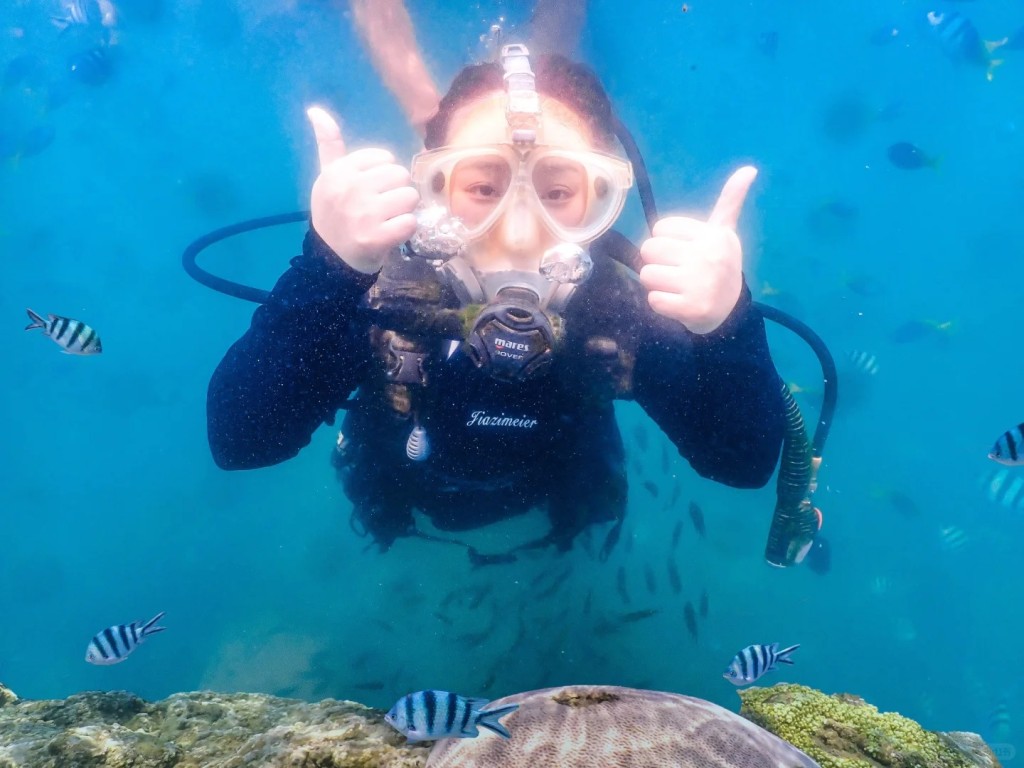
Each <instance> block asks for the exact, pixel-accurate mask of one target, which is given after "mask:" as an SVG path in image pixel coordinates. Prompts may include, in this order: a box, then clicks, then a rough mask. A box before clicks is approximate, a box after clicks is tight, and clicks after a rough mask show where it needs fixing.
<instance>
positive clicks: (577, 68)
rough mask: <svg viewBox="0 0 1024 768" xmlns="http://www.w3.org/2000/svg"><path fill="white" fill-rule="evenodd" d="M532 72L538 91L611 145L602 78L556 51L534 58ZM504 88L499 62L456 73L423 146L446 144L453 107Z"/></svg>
mask: <svg viewBox="0 0 1024 768" xmlns="http://www.w3.org/2000/svg"><path fill="white" fill-rule="evenodd" d="M534 74H535V76H536V82H537V92H538V93H539V94H541V95H542V96H550V97H552V98H555V99H558V101H560V102H562V103H563V104H565V105H566V106H567V107H569V108H570V109H572V111H573V112H576V113H577V114H579V115H580V117H582V118H583V120H584V122H585V124H586V126H587V128H589V129H590V131H591V132H592V133H593V135H594V137H595V139H596V140H597V142H598V143H599V144H601V145H603V146H604V147H605V148H610V147H612V146H614V142H615V138H614V137H615V132H614V128H613V125H614V120H613V117H612V105H611V102H610V101H609V100H608V94H607V93H605V90H604V87H603V86H602V85H601V81H600V80H599V79H598V77H597V75H596V74H595V73H594V71H593V70H592V69H591V68H590V67H588V66H586V65H584V64H579V63H577V62H574V61H570V60H569V59H567V58H565V57H564V56H560V55H558V54H546V55H543V56H540V57H539V58H538V59H537V62H536V66H535V67H534ZM504 88H505V82H504V78H503V72H502V69H501V66H500V65H499V64H496V63H487V64H473V65H470V66H468V67H466V68H465V69H463V70H462V71H461V72H459V74H458V75H456V77H455V80H454V81H453V82H452V85H451V88H449V89H448V93H446V94H445V95H444V98H443V99H441V103H440V104H439V105H438V108H437V113H436V114H435V115H434V116H433V117H431V118H430V120H429V121H427V126H426V136H425V139H424V145H425V146H426V148H427V149H436V148H437V147H441V146H444V145H445V143H446V142H447V139H448V130H449V128H450V126H451V120H452V115H453V114H454V113H455V110H457V109H458V108H459V107H462V106H464V105H466V104H468V103H470V102H471V101H474V100H475V99H478V98H481V97H483V96H485V95H487V94H488V93H492V92H493V91H502V90H504Z"/></svg>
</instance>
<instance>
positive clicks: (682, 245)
mask: <svg viewBox="0 0 1024 768" xmlns="http://www.w3.org/2000/svg"><path fill="white" fill-rule="evenodd" d="M756 176H757V169H756V168H754V167H753V166H749V165H747V166H744V167H742V168H740V169H739V170H738V171H736V172H735V173H734V174H733V175H732V176H731V177H730V178H729V180H728V181H727V182H726V183H725V187H724V188H723V189H722V194H721V195H719V197H718V202H717V203H715V208H714V210H713V211H711V215H710V216H709V217H708V220H707V221H701V220H700V219H691V218H687V217H684V216H670V217H668V218H664V219H661V220H660V221H659V222H657V223H656V224H655V225H654V229H653V231H652V233H651V234H652V237H650V238H649V239H648V240H646V241H644V243H643V245H642V246H640V257H641V258H642V259H643V261H644V266H643V268H642V269H641V270H640V282H641V284H642V285H643V286H644V287H645V288H647V290H648V291H649V293H648V294H647V301H648V302H649V303H650V305H651V308H652V309H653V310H654V311H655V312H657V313H658V314H659V315H664V316H665V317H669V318H672V319H673V320H678V321H679V322H680V323H682V324H683V325H685V326H686V327H687V328H688V329H689V330H690V331H692V332H693V333H700V334H703V333H710V332H711V331H713V330H715V329H716V328H718V326H720V325H721V324H722V323H723V322H725V318H727V317H728V316H729V313H730V312H732V310H733V308H734V307H735V306H736V302H737V301H738V300H739V297H740V290H741V289H742V288H743V246H742V245H741V244H740V238H739V236H738V235H737V234H736V223H737V221H739V218H740V211H742V209H743V201H744V200H745V199H746V197H747V192H748V190H749V189H750V185H751V184H752V183H753V181H754V178H755V177H756Z"/></svg>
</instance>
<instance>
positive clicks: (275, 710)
mask: <svg viewBox="0 0 1024 768" xmlns="http://www.w3.org/2000/svg"><path fill="white" fill-rule="evenodd" d="M740 698H741V699H742V702H743V709H742V711H741V714H742V715H743V716H744V717H740V716H739V715H737V714H735V713H733V712H730V711H728V710H726V709H723V708H722V707H719V706H717V705H715V704H712V703H710V702H707V701H703V700H701V699H694V698H690V697H689V696H680V695H677V694H672V693H659V692H656V691H644V690H637V689H633V688H618V687H613V686H584V685H577V686H566V687H563V688H548V689H545V690H540V691H530V692H527V693H520V694H516V695H515V696H509V697H507V698H504V699H499V700H497V701H495V702H493V703H492V706H495V707H497V706H502V705H504V704H510V703H518V704H520V708H519V709H518V710H517V711H515V712H513V713H512V714H510V715H507V716H506V717H505V718H503V720H502V722H503V723H504V724H505V725H506V726H507V727H508V728H509V731H510V732H511V733H512V738H511V739H509V740H505V739H502V738H500V737H498V736H497V735H495V734H493V733H490V732H483V733H481V735H480V736H479V737H477V738H475V739H445V740H442V741H439V742H437V743H436V744H434V745H433V748H432V749H431V745H430V743H429V742H428V743H426V744H408V743H406V740H405V738H404V737H403V736H401V735H400V734H399V733H398V732H397V731H395V730H393V729H392V728H391V727H390V726H388V725H387V724H386V723H385V722H384V719H383V712H381V711H379V710H375V709H370V708H368V707H364V706H362V705H361V704H357V703H354V702H348V701H334V700H331V699H327V700H325V701H320V702H317V703H305V702H302V701H297V700H295V699H282V698H278V697H275V696H267V695H263V694H247V693H240V694H223V693H212V692H208V691H207V692H200V693H183V694H175V695H173V696H170V697H168V698H166V699H164V700H163V701H158V702H152V703H151V702H147V701H145V700H144V699H141V698H139V697H138V696H135V695H133V694H130V693H125V692H123V691H117V692H110V693H97V692H90V693H81V694H76V695H74V696H69V697H68V698H67V699H63V700H57V701H35V700H26V699H19V698H18V697H17V696H16V695H15V694H14V693H13V692H12V691H11V690H9V689H8V688H6V687H4V686H3V685H2V684H0V768H101V767H107V768H200V766H202V768H246V767H247V766H260V768H277V767H278V766H280V767H281V768H285V766H287V767H288V768H423V766H428V768H478V767H479V768H482V767H483V766H487V768H548V766H558V767H559V768H576V767H577V766H588V768H589V766H595V765H600V766H617V767H619V768H631V767H632V766H644V767H645V768H668V767H669V766H671V767H672V768H680V767H682V768H780V766H781V767H782V768H818V766H819V765H820V766H821V768H999V762H998V761H997V760H996V757H995V755H993V754H992V751H991V750H990V749H989V748H988V747H987V746H986V745H985V743H984V742H983V741H982V740H981V739H980V738H979V737H978V736H976V735H974V734H969V733H949V734H939V733H932V732H929V731H926V730H924V729H923V728H921V727H920V726H919V725H918V724H917V723H915V722H913V721H912V720H907V719H906V718H904V717H901V716H900V715H897V714H882V713H879V712H878V710H877V709H876V708H875V707H872V706H871V705H869V704H866V703H865V702H864V701H862V700H861V699H858V698H856V697H853V696H827V695H825V694H823V693H819V692H818V691H815V690H813V689H811V688H805V687H803V686H798V685H776V686H774V687H772V688H748V689H746V690H743V691H740ZM759 726H762V727H759ZM769 731H770V732H769ZM773 734H775V735H773ZM780 737H782V738H780ZM783 739H786V740H787V741H789V742H791V744H792V745H795V746H792V745H791V744H790V743H787V741H783ZM798 747H799V749H798ZM800 750H803V752H801V751H800ZM428 753H429V756H428ZM805 753H806V754H805ZM808 755H809V756H808ZM812 758H813V759H812ZM815 761H817V762H815Z"/></svg>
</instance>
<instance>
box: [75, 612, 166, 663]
mask: <svg viewBox="0 0 1024 768" xmlns="http://www.w3.org/2000/svg"><path fill="white" fill-rule="evenodd" d="M163 617H164V611H160V613H158V614H157V615H156V616H154V617H153V618H152V619H150V620H149V621H147V622H146V623H145V624H143V623H142V622H141V621H133V622H132V623H131V624H115V625H114V626H112V627H107V628H106V629H104V630H103V631H102V632H97V633H96V634H95V635H94V636H93V638H92V640H90V641H89V645H88V647H86V649H85V660H86V661H87V662H89V663H90V664H102V665H105V666H106V665H110V664H117V663H119V662H122V661H124V660H125V659H126V658H128V654H130V653H131V652H132V651H134V650H135V649H136V648H138V647H139V644H140V643H142V641H143V640H145V639H146V638H147V637H149V636H150V635H155V634H156V633H157V632H163V631H164V630H165V629H167V627H158V626H155V625H156V623H157V622H158V621H160V619H162V618H163Z"/></svg>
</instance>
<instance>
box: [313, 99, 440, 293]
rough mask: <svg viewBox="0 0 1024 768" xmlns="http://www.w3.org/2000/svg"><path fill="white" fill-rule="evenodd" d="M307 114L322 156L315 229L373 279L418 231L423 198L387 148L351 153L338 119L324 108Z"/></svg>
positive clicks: (316, 186) (315, 188)
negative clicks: (386, 259)
mask: <svg viewBox="0 0 1024 768" xmlns="http://www.w3.org/2000/svg"><path fill="white" fill-rule="evenodd" d="M306 115H307V116H308V117H309V122H310V123H311V124H312V125H313V133H314V134H316V144H317V151H318V153H319V155H320V175H319V176H317V179H316V181H315V182H314V183H313V192H312V195H311V199H310V209H311V211H312V221H313V229H314V230H316V233H317V234H318V235H320V237H321V239H323V241H324V242H325V243H327V245H329V246H330V247H331V250H333V251H334V252H335V253H336V254H337V255H338V256H339V257H340V258H341V259H342V260H343V261H344V262H345V263H346V264H348V265H349V266H350V267H352V269H354V270H356V271H358V272H363V273H365V274H373V273H374V272H376V271H377V270H378V269H380V267H381V264H382V263H383V261H384V257H385V255H387V253H388V251H390V250H391V249H392V248H394V247H395V246H396V245H398V244H399V243H403V242H405V241H406V240H408V239H409V238H410V237H412V234H413V233H414V232H415V231H416V217H415V216H414V215H413V211H414V210H415V209H416V206H417V205H418V204H419V201H420V196H419V193H418V192H417V191H416V189H415V187H413V186H412V184H411V182H410V179H409V171H408V169H406V168H404V167H403V166H401V165H398V164H397V163H396V162H395V157H394V155H392V154H391V153H390V152H388V151H387V150H386V149H358V150H356V151H355V152H351V153H346V151H345V142H344V140H343V139H342V138H341V129H340V128H339V127H338V124H337V123H336V122H335V121H334V118H332V117H331V116H330V115H329V114H328V113H327V112H326V111H324V110H323V109H320V108H319V107H311V108H310V109H309V110H307V112H306Z"/></svg>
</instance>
